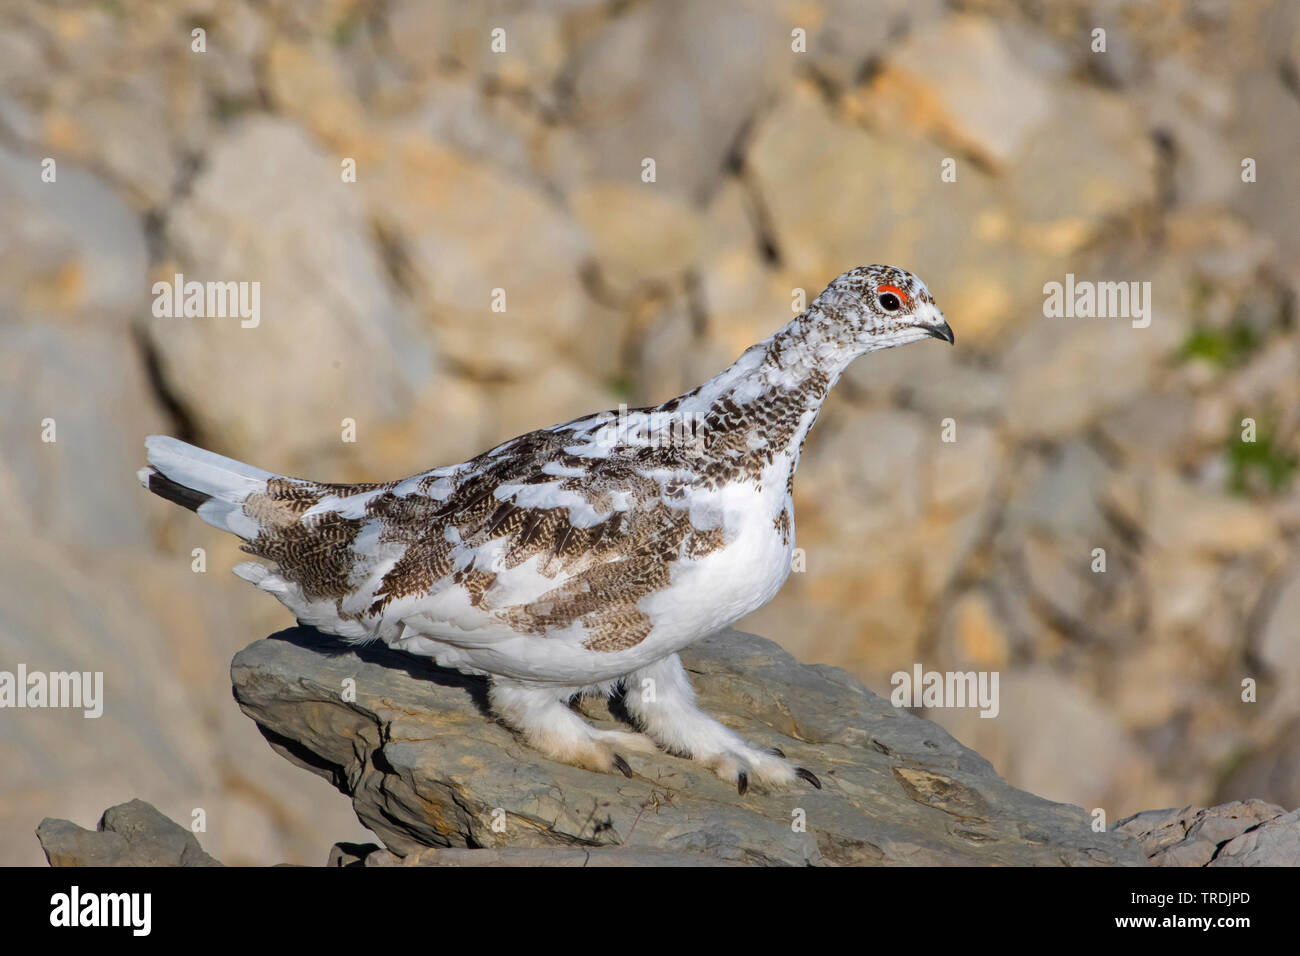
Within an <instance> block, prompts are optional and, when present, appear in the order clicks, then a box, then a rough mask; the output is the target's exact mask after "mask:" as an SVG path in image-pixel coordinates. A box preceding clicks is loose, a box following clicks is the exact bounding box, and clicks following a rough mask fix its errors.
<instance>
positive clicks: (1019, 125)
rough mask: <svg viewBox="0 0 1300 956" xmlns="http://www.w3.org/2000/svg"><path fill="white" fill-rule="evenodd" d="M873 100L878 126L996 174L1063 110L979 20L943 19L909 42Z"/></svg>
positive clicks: (895, 52) (893, 56) (893, 54)
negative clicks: (934, 143) (902, 128)
mask: <svg viewBox="0 0 1300 956" xmlns="http://www.w3.org/2000/svg"><path fill="white" fill-rule="evenodd" d="M872 12H873V14H874V12H875V11H874V10H873V11H872ZM872 97H873V99H875V100H876V101H877V103H878V104H879V105H878V106H877V107H876V109H878V110H879V111H880V114H881V115H879V116H878V117H877V125H880V126H883V127H895V126H898V125H908V126H912V127H914V128H916V129H918V130H919V131H921V132H925V133H931V134H937V135H938V136H939V137H940V138H943V139H946V140H948V141H949V142H951V143H952V144H953V145H955V146H956V147H958V148H959V149H961V150H963V151H965V152H967V153H970V154H972V155H974V156H976V157H978V158H979V159H980V160H981V161H982V162H984V163H986V164H987V165H989V166H994V167H1000V166H1004V165H1005V164H1007V163H1008V162H1009V161H1010V160H1011V159H1012V158H1013V157H1015V156H1016V155H1017V154H1019V152H1020V151H1021V150H1022V149H1023V148H1024V146H1025V145H1026V143H1028V142H1029V140H1030V139H1031V138H1032V137H1033V136H1034V134H1035V131H1036V130H1037V128H1038V127H1039V126H1041V125H1042V124H1044V123H1045V122H1046V121H1047V120H1048V118H1049V117H1050V116H1051V115H1052V113H1053V112H1054V111H1055V110H1056V109H1057V108H1058V107H1057V106H1056V103H1055V101H1054V95H1053V91H1052V88H1051V86H1050V85H1049V84H1048V83H1046V82H1044V80H1043V78H1042V74H1041V71H1036V70H1034V69H1032V68H1030V67H1029V66H1027V65H1026V63H1025V59H1024V56H1023V55H1022V53H1021V51H1020V50H1017V49H1015V48H1013V47H1012V46H1011V44H1010V43H1009V42H1008V40H1007V39H1006V38H1004V37H1003V35H1002V33H1001V32H1000V31H999V30H998V27H997V26H996V25H995V24H994V23H993V22H992V21H990V20H987V19H984V18H982V17H974V16H949V17H943V18H942V19H938V20H934V21H932V22H930V23H927V24H925V25H923V26H922V27H921V28H920V29H918V30H916V31H914V32H912V33H911V34H909V35H908V36H907V37H906V39H905V40H904V41H903V42H902V43H901V44H899V45H898V46H897V47H895V48H893V49H891V50H890V51H889V56H888V59H887V60H886V65H885V67H884V69H883V70H882V71H881V72H880V74H879V75H878V76H877V77H876V78H875V80H874V82H873V84H872Z"/></svg>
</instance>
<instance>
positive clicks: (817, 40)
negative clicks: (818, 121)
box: [788, 0, 943, 88]
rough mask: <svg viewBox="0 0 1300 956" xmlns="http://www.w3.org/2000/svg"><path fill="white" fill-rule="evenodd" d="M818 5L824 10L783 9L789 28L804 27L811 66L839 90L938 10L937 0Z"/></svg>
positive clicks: (833, 0)
mask: <svg viewBox="0 0 1300 956" xmlns="http://www.w3.org/2000/svg"><path fill="white" fill-rule="evenodd" d="M820 6H821V7H822V10H823V11H824V13H823V12H821V11H817V8H816V7H809V6H803V7H791V8H789V14H788V16H789V20H790V27H791V29H793V28H795V27H802V28H804V29H805V30H807V31H808V59H809V60H810V61H811V66H812V68H813V69H814V70H816V71H817V72H818V74H820V75H821V76H824V77H826V78H827V79H828V80H830V81H831V82H832V83H834V84H835V85H836V86H838V87H841V88H844V87H852V86H853V85H855V84H856V83H858V82H860V81H861V79H862V75H863V73H864V72H866V71H868V70H869V69H870V67H871V65H872V64H873V63H875V62H877V61H879V60H880V59H882V58H885V57H887V56H888V55H889V53H890V52H891V51H892V50H893V49H894V46H895V44H897V43H898V42H899V37H902V36H906V35H909V34H911V33H913V32H915V31H916V30H917V29H919V28H920V27H921V25H923V24H926V23H928V22H930V21H932V20H935V19H936V18H938V17H939V16H940V15H941V14H942V13H943V4H942V3H941V2H940V0H877V2H875V3H859V2H857V0H828V2H825V3H822V4H820ZM814 11H817V12H814ZM818 14H820V22H817V20H818Z"/></svg>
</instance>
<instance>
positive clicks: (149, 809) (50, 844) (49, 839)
mask: <svg viewBox="0 0 1300 956" xmlns="http://www.w3.org/2000/svg"><path fill="white" fill-rule="evenodd" d="M36 838H37V839H38V840H40V841H41V849H42V850H44V851H45V858H46V859H47V860H49V861H50V866H221V864H220V863H219V862H218V861H216V860H214V859H213V858H212V857H210V856H208V854H207V853H205V852H204V851H203V847H201V846H199V841H198V840H197V839H196V838H195V836H194V834H193V833H191V832H190V831H189V830H187V829H185V828H184V827H183V826H181V825H180V824H179V823H176V822H175V821H174V820H171V819H170V818H168V817H166V816H164V815H163V814H162V813H160V812H159V811H158V810H157V809H156V808H155V807H154V806H152V805H151V804H148V803H145V802H144V801H143V800H132V801H131V802H130V803H120V804H118V805H117V806H115V807H109V808H108V809H107V810H105V811H104V815H103V817H101V818H100V821H99V825H98V826H97V827H96V828H95V829H94V830H87V829H85V828H84V827H79V826H77V825H76V824H75V823H72V822H71V821H69V820H56V819H53V818H51V817H46V818H45V819H44V820H42V821H41V825H40V826H39V827H37V828H36Z"/></svg>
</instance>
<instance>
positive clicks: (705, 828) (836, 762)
mask: <svg viewBox="0 0 1300 956" xmlns="http://www.w3.org/2000/svg"><path fill="white" fill-rule="evenodd" d="M683 659H684V661H685V662H686V665H687V668H688V670H689V671H690V672H691V673H692V676H693V679H694V681H695V684H696V687H697V689H698V691H699V693H700V698H701V702H702V705H703V706H704V707H705V708H706V709H708V710H709V711H710V712H711V713H713V714H715V715H717V716H718V717H719V718H720V719H722V720H723V721H725V722H727V723H728V724H729V725H730V726H733V727H735V728H736V729H737V730H738V731H740V732H741V733H743V734H745V735H746V736H747V737H748V738H749V739H751V740H753V741H755V742H757V743H760V744H763V745H766V746H779V747H780V748H781V749H782V750H784V751H785V753H786V754H788V755H789V757H790V758H791V759H792V760H793V761H795V762H796V763H798V764H800V765H803V766H807V767H810V768H812V769H813V770H814V772H816V773H817V774H818V775H819V776H820V778H821V780H822V782H823V784H824V789H823V790H821V791H815V790H811V789H800V790H794V791H790V792H787V793H780V794H764V793H760V792H753V791H751V792H750V793H749V794H747V795H745V796H737V794H736V793H735V791H734V789H733V788H732V787H730V786H729V785H727V784H724V783H723V782H722V781H720V780H718V779H717V778H716V777H714V776H713V775H712V774H711V773H710V772H709V771H707V770H705V769H703V768H701V767H699V766H698V765H696V764H694V763H692V762H690V761H687V760H682V759H679V758H676V757H671V756H668V755H666V754H659V755H655V756H642V757H637V756H632V755H629V757H628V759H629V761H630V762H631V764H632V767H633V770H634V771H635V776H634V777H633V778H631V779H625V778H623V777H620V776H611V775H605V774H596V773H591V772H588V771H585V770H580V769H576V768H573V767H568V766H565V765H562V764H557V763H554V762H551V761H549V760H547V759H545V758H543V757H542V756H541V755H539V754H537V753H535V752H534V751H532V750H529V749H527V748H526V747H524V746H522V745H521V744H520V743H519V742H518V740H517V739H516V738H515V737H514V736H513V735H512V734H511V733H510V731H508V730H507V729H506V728H505V727H504V726H502V725H501V724H499V723H498V722H496V721H495V720H493V719H492V718H491V717H490V716H488V715H487V713H486V712H485V709H484V703H485V690H486V683H485V682H484V681H482V680H479V679H476V678H471V677H466V676H463V675H460V674H457V673H455V672H451V671H445V670H441V669H439V668H436V667H433V666H432V665H431V664H429V663H427V662H425V661H423V660H420V659H418V658H414V657H411V656H408V655H403V654H399V653H397V652H394V651H390V650H388V649H386V648H375V647H363V648H351V647H348V646H346V645H344V644H343V643H341V642H337V641H335V640H333V639H331V638H328V637H326V636H324V635H321V634H320V633H319V632H316V631H314V630H312V629H310V628H305V627H299V628H294V629H291V630H287V631H283V632H281V633H279V634H276V635H273V636H272V637H271V638H269V639H267V640H262V641H257V642H256V643H254V644H252V645H250V646H249V647H247V648H245V649H244V650H243V651H241V652H240V653H239V654H238V655H236V657H235V659H234V662H233V664H232V666H231V677H232V681H233V683H234V692H235V697H236V699H237V700H238V701H239V704H240V706H241V707H242V708H243V710H244V712H245V713H246V714H248V715H249V716H250V717H252V718H253V719H254V720H255V721H257V723H258V725H259V727H260V728H261V730H262V733H263V734H264V735H265V736H266V738H267V739H268V741H270V743H271V745H272V746H273V747H274V748H275V749H276V750H278V751H279V752H280V753H281V754H282V755H283V756H285V757H287V758H288V759H290V760H292V761H293V762H295V763H297V764H299V765H301V766H303V767H305V768H307V769H309V770H312V771H313V772H315V773H318V774H320V775H322V776H325V777H327V778H328V779H330V780H331V781H332V782H333V783H334V785H335V786H336V787H338V788H339V789H340V790H341V791H342V792H344V793H346V794H348V795H349V796H350V797H351V798H352V801H353V806H354V808H355V810H356V812H357V816H358V817H359V818H360V819H361V821H362V822H363V823H364V824H365V825H366V826H367V827H369V828H370V829H371V830H373V831H374V832H375V833H376V834H377V835H378V836H379V838H380V839H381V840H383V842H384V844H385V845H386V846H387V848H388V851H389V852H390V853H391V854H392V856H393V857H395V858H401V859H402V860H403V861H406V860H411V861H412V862H421V863H432V864H434V865H441V863H442V862H444V861H447V860H448V858H446V857H440V856H439V855H438V854H437V853H435V854H434V855H433V856H432V857H425V856H420V855H419V854H421V853H422V851H426V850H427V849H428V848H431V847H433V848H457V847H476V848H489V849H492V850H494V851H506V850H508V851H511V852H518V851H520V850H521V849H525V848H532V849H539V848H550V849H557V848H563V849H569V850H576V849H582V850H586V849H592V848H608V847H624V848H631V849H634V850H636V851H638V852H639V851H642V850H661V851H672V852H675V853H692V854H703V855H705V856H707V857H711V858H714V859H718V860H726V861H732V862H738V863H749V864H766V865H835V864H850V865H852V864H927V865H935V864H966V865H987V864H1003V865H1011V864H1039V865H1061V864H1065V865H1090V864H1102V865H1106V864H1127V865H1137V864H1141V863H1142V862H1143V857H1142V853H1141V852H1140V850H1139V848H1138V846H1137V844H1136V842H1135V841H1134V840H1133V839H1132V838H1130V837H1128V836H1127V835H1118V834H1113V833H1094V832H1092V830H1091V828H1090V826H1089V823H1090V820H1089V818H1088V816H1087V815H1086V814H1085V813H1084V812H1083V811H1082V810H1081V809H1079V808H1077V807H1072V806H1069V805H1066V804H1059V803H1051V802H1049V801H1046V800H1043V799H1041V798H1039V797H1035V796H1033V795H1031V794H1028V793H1025V792H1023V791H1020V790H1016V789H1015V788H1013V787H1011V786H1010V785H1009V784H1007V783H1006V781H1004V780H1002V779H1001V778H1000V777H998V776H997V774H996V773H995V772H994V770H993V767H992V766H991V765H990V764H989V763H988V761H986V760H985V759H984V758H983V757H981V756H979V755H978V754H976V753H974V752H973V751H971V750H968V749H967V748H965V747H963V746H962V745H961V744H959V743H958V742H957V741H956V740H954V739H953V738H952V737H951V736H949V735H948V734H947V733H946V732H945V731H944V730H943V729H942V728H940V727H939V726H937V725H936V724H933V723H931V722H929V721H926V720H923V719H921V718H919V717H915V716H913V715H911V714H909V713H907V712H905V711H901V710H897V709H895V708H894V707H893V706H891V705H890V704H889V702H888V701H885V700H883V699H881V698H879V697H877V696H875V695H874V694H872V693H871V692H870V691H869V690H867V689H866V688H865V687H863V686H862V685H861V684H860V683H858V682H857V681H855V680H854V679H853V678H851V677H850V676H849V675H848V674H847V673H845V672H843V671H841V670H838V669H836V668H832V667H826V666H822V665H814V666H805V665H802V664H800V663H798V662H797V661H796V660H795V659H794V658H792V657H791V656H790V655H789V654H787V653H785V652H784V651H782V650H781V649H780V648H779V647H778V646H777V645H776V644H774V643H772V642H770V641H766V640H763V639H762V638H758V637H754V636H752V635H748V634H743V633H740V632H738V631H724V632H721V633H719V634H717V635H715V636H713V637H711V638H708V639H706V640H703V641H700V642H699V643H698V644H696V645H695V646H694V647H692V648H691V650H690V651H689V652H687V653H685V654H683ZM613 706H614V708H615V713H616V712H617V703H615V704H614V705H613ZM584 712H585V713H586V714H587V716H589V717H590V718H592V719H593V720H595V721H597V723H607V722H608V721H610V720H611V719H612V716H611V711H610V710H609V709H608V708H607V707H606V706H605V704H604V703H603V702H586V703H585V704H584ZM354 855H355V854H354ZM455 859H456V857H455V856H454V855H453V856H452V857H451V858H450V860H451V861H454V860H455ZM502 859H507V860H508V859H509V857H508V856H507V857H503V858H502ZM577 859H578V858H577V857H576V856H575V857H574V860H577ZM584 859H585V857H584ZM365 860H366V862H367V863H368V864H369V863H370V862H371V861H370V857H369V856H367V857H365ZM381 860H387V858H386V857H378V858H376V860H375V862H380V861H381ZM388 862H393V861H388Z"/></svg>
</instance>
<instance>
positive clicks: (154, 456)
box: [138, 435, 277, 541]
mask: <svg viewBox="0 0 1300 956" xmlns="http://www.w3.org/2000/svg"><path fill="white" fill-rule="evenodd" d="M144 445H145V449H146V452H147V455H148V459H149V464H151V465H152V466H153V468H142V469H140V471H139V473H138V474H139V477H140V483H141V484H142V485H144V486H145V487H146V488H148V487H149V477H150V475H152V474H155V473H157V474H161V475H162V476H163V477H164V478H168V479H170V480H171V481H173V482H175V483H176V484H178V485H183V486H184V487H186V488H189V489H192V490H193V491H197V492H199V493H201V494H204V495H207V496H208V497H209V500H208V501H205V502H203V504H201V505H200V506H199V507H198V509H197V514H198V516H199V517H200V518H202V519H203V520H204V521H206V522H207V523H208V524H210V525H212V526H213V527H216V528H220V529H221V530H223V531H231V532H233V533H235V534H237V535H239V536H240V537H241V538H243V539H244V540H246V541H248V540H252V539H253V538H255V537H256V536H257V531H258V527H257V522H256V521H254V520H253V519H252V518H250V517H248V516H247V515H245V514H244V512H243V509H242V507H241V506H242V504H243V502H244V499H246V498H247V497H248V496H249V495H251V494H256V493H258V492H262V491H265V490H266V483H267V481H269V480H270V479H272V478H275V477H277V476H276V475H274V474H273V473H271V472H269V471H263V470H262V469H261V468H256V467H254V466H253V465H248V464H245V463H244V462H242V461H236V460H235V459H234V458H227V457H225V456H224V455H218V454H215V453H214V452H210V451H206V450H205V449H202V448H199V447H197V446H195V445H190V444H188V443H186V442H183V441H180V440H178V439H176V438H169V437H167V436H166V435H150V436H149V437H148V438H146V439H145V442H144Z"/></svg>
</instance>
